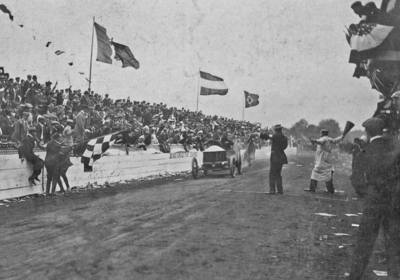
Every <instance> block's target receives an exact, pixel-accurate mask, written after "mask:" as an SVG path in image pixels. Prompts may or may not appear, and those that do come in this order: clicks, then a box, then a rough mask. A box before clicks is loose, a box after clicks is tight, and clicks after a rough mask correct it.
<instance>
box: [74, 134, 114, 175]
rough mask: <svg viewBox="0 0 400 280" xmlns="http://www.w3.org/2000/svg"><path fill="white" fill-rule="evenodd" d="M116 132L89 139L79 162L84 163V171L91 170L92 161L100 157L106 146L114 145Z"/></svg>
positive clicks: (106, 148)
mask: <svg viewBox="0 0 400 280" xmlns="http://www.w3.org/2000/svg"><path fill="white" fill-rule="evenodd" d="M118 133H120V132H118ZM118 133H114V134H109V135H106V136H101V137H99V138H95V139H92V140H89V142H88V143H87V146H86V150H85V152H84V153H83V155H82V158H81V162H82V163H83V164H84V172H92V171H93V163H94V162H95V161H96V160H98V159H100V158H101V156H102V155H103V154H104V153H105V152H106V151H107V150H108V148H110V147H111V146H112V145H114V143H115V141H116V140H117V135H118Z"/></svg>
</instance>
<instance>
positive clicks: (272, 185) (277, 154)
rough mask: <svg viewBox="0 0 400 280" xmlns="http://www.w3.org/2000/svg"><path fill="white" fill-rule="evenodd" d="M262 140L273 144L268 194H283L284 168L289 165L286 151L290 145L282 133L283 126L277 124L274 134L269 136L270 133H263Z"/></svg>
mask: <svg viewBox="0 0 400 280" xmlns="http://www.w3.org/2000/svg"><path fill="white" fill-rule="evenodd" d="M260 138H261V139H265V140H268V139H270V140H271V142H272V145H271V157H270V162H271V165H270V168H269V192H266V193H267V194H275V192H276V191H277V192H278V194H283V187H282V176H281V172H282V167H283V165H284V164H287V163H288V160H287V157H286V154H285V149H286V148H287V145H288V140H287V138H286V136H285V135H283V133H282V126H281V125H280V124H277V125H275V126H274V134H273V135H269V134H268V133H261V134H260Z"/></svg>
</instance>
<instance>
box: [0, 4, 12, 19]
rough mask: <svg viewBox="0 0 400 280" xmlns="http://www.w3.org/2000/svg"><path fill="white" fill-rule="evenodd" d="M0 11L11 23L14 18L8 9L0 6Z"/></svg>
mask: <svg viewBox="0 0 400 280" xmlns="http://www.w3.org/2000/svg"><path fill="white" fill-rule="evenodd" d="M0 11H2V12H3V13H5V14H8V16H9V18H10V20H11V21H13V20H14V16H13V15H12V14H11V11H10V10H9V9H7V7H6V6H5V5H3V4H0Z"/></svg>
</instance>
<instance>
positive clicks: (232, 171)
mask: <svg viewBox="0 0 400 280" xmlns="http://www.w3.org/2000/svg"><path fill="white" fill-rule="evenodd" d="M230 167H231V177H232V178H235V176H236V160H235V159H234V158H233V159H232V160H231V166H230Z"/></svg>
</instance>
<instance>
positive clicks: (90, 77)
mask: <svg viewBox="0 0 400 280" xmlns="http://www.w3.org/2000/svg"><path fill="white" fill-rule="evenodd" d="M93 38H94V17H93V29H92V47H91V49H90V69H89V93H90V90H91V86H92V57H93Z"/></svg>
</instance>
